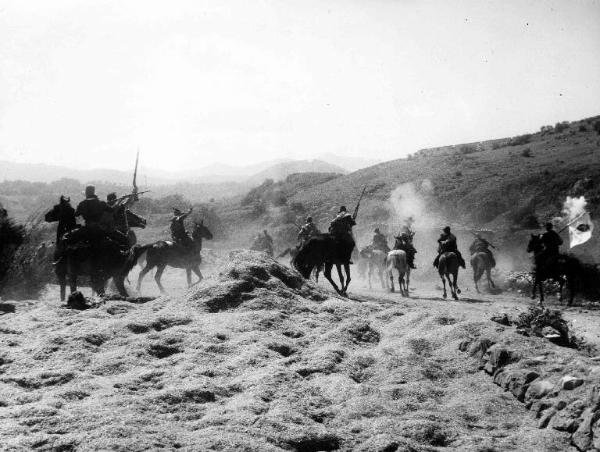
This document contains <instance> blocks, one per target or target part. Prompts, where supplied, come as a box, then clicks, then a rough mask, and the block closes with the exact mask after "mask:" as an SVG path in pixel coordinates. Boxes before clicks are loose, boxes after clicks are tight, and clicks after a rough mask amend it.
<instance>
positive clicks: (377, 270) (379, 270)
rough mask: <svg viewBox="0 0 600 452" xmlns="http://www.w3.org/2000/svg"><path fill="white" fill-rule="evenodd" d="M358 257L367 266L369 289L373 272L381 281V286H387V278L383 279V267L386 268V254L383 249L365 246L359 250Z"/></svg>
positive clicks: (383, 287)
mask: <svg viewBox="0 0 600 452" xmlns="http://www.w3.org/2000/svg"><path fill="white" fill-rule="evenodd" d="M360 257H361V258H362V260H364V261H365V262H366V264H367V268H368V275H367V278H368V281H369V289H372V288H373V287H372V285H371V278H372V277H373V274H377V275H378V276H379V280H380V281H381V288H382V289H385V288H386V287H387V280H386V279H385V275H384V274H385V268H386V258H387V254H386V252H385V251H381V250H377V249H373V248H372V247H369V246H368V247H366V248H364V249H363V250H362V251H361V252H360Z"/></svg>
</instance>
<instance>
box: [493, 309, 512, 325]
mask: <svg viewBox="0 0 600 452" xmlns="http://www.w3.org/2000/svg"><path fill="white" fill-rule="evenodd" d="M490 320H491V321H492V322H496V323H499V324H500V325H505V326H510V319H509V318H508V315H507V314H506V313H505V312H503V313H502V314H498V315H494V316H492V317H491V318H490Z"/></svg>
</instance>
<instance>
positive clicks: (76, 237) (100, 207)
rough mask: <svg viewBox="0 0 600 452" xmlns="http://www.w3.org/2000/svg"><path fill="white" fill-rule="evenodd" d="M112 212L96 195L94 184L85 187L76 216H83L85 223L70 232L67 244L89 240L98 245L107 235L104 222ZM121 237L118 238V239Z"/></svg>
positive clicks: (91, 243)
mask: <svg viewBox="0 0 600 452" xmlns="http://www.w3.org/2000/svg"><path fill="white" fill-rule="evenodd" d="M110 213H112V210H111V208H110V207H109V206H108V204H106V203H105V202H104V201H100V200H99V199H98V196H96V188H95V187H94V186H93V185H88V186H87V187H85V199H84V200H83V201H81V202H80V203H79V204H78V205H77V209H75V216H76V217H83V220H84V222H85V225H84V226H83V227H81V228H79V229H77V230H74V231H72V232H71V233H69V235H68V237H67V238H66V240H67V244H75V243H78V242H80V241H84V240H87V241H88V242H89V243H90V245H92V246H96V245H99V243H100V242H101V241H102V239H103V238H104V237H106V236H107V235H108V234H107V232H108V231H107V229H106V225H105V224H104V223H103V222H104V218H105V215H106V214H110ZM118 240H119V239H118V238H117V239H116V241H118Z"/></svg>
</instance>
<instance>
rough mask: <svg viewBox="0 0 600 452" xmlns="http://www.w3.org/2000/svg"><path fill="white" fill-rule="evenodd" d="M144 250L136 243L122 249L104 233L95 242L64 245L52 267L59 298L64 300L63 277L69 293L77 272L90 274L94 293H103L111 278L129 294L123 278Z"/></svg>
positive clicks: (74, 290) (75, 288)
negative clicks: (56, 281) (71, 245)
mask: <svg viewBox="0 0 600 452" xmlns="http://www.w3.org/2000/svg"><path fill="white" fill-rule="evenodd" d="M144 251H145V249H144V248H143V247H140V246H137V245H136V246H134V247H132V248H130V249H129V251H128V252H124V251H123V249H122V247H121V246H120V245H119V244H118V243H116V242H114V241H113V240H110V239H108V238H106V237H105V238H103V240H102V241H101V242H100V243H97V244H95V245H88V244H85V245H80V246H73V247H70V246H67V247H66V248H64V249H63V250H61V251H60V255H61V256H60V259H59V261H58V262H57V263H56V264H55V268H54V270H55V273H56V276H57V278H58V283H59V285H60V299H61V301H64V300H65V295H66V286H67V280H68V283H69V287H70V290H71V293H74V292H76V291H77V277H78V276H80V275H87V276H89V277H90V282H91V284H90V285H91V287H92V290H93V291H94V292H96V293H97V294H98V295H103V294H104V292H105V288H106V283H107V282H108V280H109V279H110V278H113V280H114V282H115V286H116V288H117V290H118V292H119V294H120V295H121V296H123V297H127V296H129V295H128V293H127V289H125V278H127V275H128V274H129V272H130V271H131V269H132V268H133V267H134V266H135V262H136V260H137V258H138V257H139V255H140V254H141V253H142V252H144Z"/></svg>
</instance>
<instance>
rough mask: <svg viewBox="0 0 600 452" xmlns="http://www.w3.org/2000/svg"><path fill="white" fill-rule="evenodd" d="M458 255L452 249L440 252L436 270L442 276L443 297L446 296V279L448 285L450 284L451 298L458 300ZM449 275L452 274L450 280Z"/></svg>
mask: <svg viewBox="0 0 600 452" xmlns="http://www.w3.org/2000/svg"><path fill="white" fill-rule="evenodd" d="M458 267H459V264H458V256H457V255H456V253H454V252H453V251H446V252H442V255H441V256H440V262H439V265H438V272H439V274H440V278H442V283H443V284H444V294H443V296H444V298H446V297H447V296H448V294H447V292H446V280H448V285H449V286H450V293H451V294H452V298H454V299H455V300H458V294H459V293H460V289H459V288H458V282H457V281H458ZM450 276H452V280H450Z"/></svg>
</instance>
